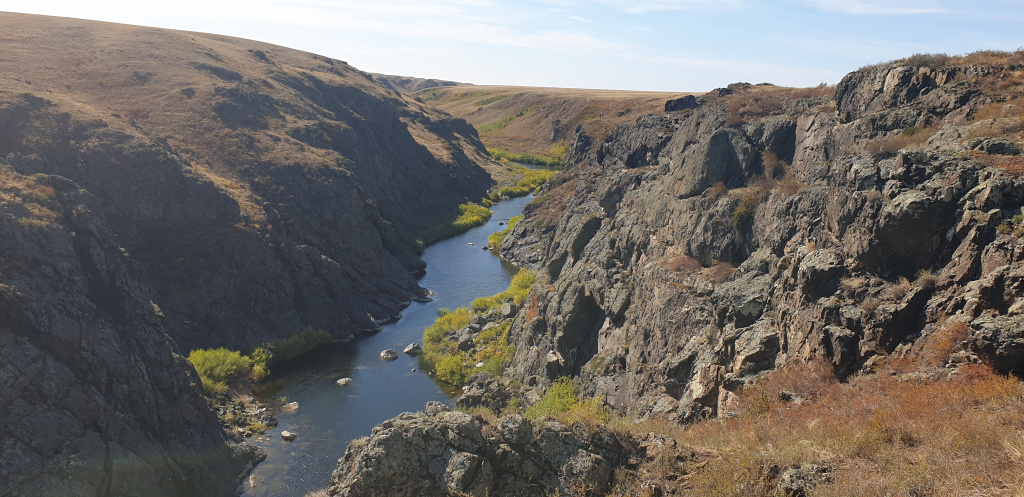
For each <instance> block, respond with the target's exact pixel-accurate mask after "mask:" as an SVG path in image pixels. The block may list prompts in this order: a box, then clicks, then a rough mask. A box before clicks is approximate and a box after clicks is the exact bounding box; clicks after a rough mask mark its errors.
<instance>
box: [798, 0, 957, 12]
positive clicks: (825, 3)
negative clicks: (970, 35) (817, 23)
mask: <svg viewBox="0 0 1024 497" xmlns="http://www.w3.org/2000/svg"><path fill="white" fill-rule="evenodd" d="M805 1H806V2H807V3H810V4H811V5H813V6H815V7H817V8H819V9H821V10H824V11H826V12H841V13H845V14H859V15H920V14H947V13H951V12H953V10H952V9H950V8H947V7H944V6H942V2H935V1H927V2H926V1H918V0H911V1H907V0H903V1H900V0H889V1H886V0H805Z"/></svg>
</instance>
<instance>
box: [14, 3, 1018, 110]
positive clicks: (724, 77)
mask: <svg viewBox="0 0 1024 497" xmlns="http://www.w3.org/2000/svg"><path fill="white" fill-rule="evenodd" d="M0 11H8V12H22V13H31V14H45V15H55V16H64V17H75V18H81V19H94V20H101V21H112V22H120V23H126V24H137V25H143V26H155V27H161V28H172V29H183V30H189V31H201V32H208V33H216V34H222V35H230V36H238V37H242V38H250V39H255V40H260V41H264V42H269V43H274V44H278V45H284V46H286V47H290V48H296V49H300V50H306V51H309V52H314V53H317V54H321V55H326V56H330V57H333V58H336V59H340V60H344V61H346V62H348V63H350V64H352V65H354V66H355V67H357V68H359V69H362V70H364V71H369V72H379V73H385V74H395V75H402V76H415V77H422V78H437V79H446V80H452V81H459V82H466V83H474V84H492V85H494V84H499V85H521V86H555V87H568V88H606V89H622V90H654V91H679V92H683V91H707V90H710V89H713V88H718V87H723V86H726V85H728V84H729V83H734V82H740V81H743V82H748V83H762V82H768V83H774V84H778V85H784V86H799V87H806V86H815V85H818V84H820V83H827V84H835V83H837V82H838V81H839V80H840V79H841V78H842V77H843V75H845V74H846V73H848V72H850V71H853V70H856V69H858V68H859V67H862V66H865V65H868V64H874V63H878V62H884V61H888V60H893V59H898V58H902V57H906V56H909V55H912V54H915V53H947V54H951V55H952V54H964V53H969V52H973V51H977V50H1008V51H1013V50H1017V49H1018V48H1021V47H1024V0H634V1H629V0H520V1H504V0H431V1H423V0H175V1H166V0H164V1H160V2H154V1H150V0H132V1H123V0H87V1H82V0H32V1H26V0H17V1H12V0H0ZM2 35H3V33H2V32H0V40H2ZM0 43H2V42H0ZM0 49H2V45H0Z"/></svg>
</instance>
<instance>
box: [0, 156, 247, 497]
mask: <svg viewBox="0 0 1024 497" xmlns="http://www.w3.org/2000/svg"><path fill="white" fill-rule="evenodd" d="M0 184H2V185H3V186H2V187H0V212H2V214H0V234H2V236H0V351H2V353H0V419H3V420H4V422H3V423H2V424H0V495H19V496H47V495H69V496H100V495H159V496H186V495H234V491H235V488H236V487H237V485H238V483H239V480H238V478H239V475H242V474H244V473H245V472H247V471H248V470H251V469H252V465H253V464H255V463H256V462H258V461H259V460H260V459H261V458H262V457H263V454H262V452H261V451H258V450H256V449H255V448H253V447H252V446H236V445H233V444H230V443H228V440H227V439H226V437H225V434H224V432H223V431H221V428H220V426H219V422H218V421H217V417H216V415H215V414H214V412H213V411H212V410H211V409H210V407H209V405H208V403H207V400H206V399H205V398H203V397H202V394H201V390H200V387H198V386H197V385H198V384H199V378H198V377H197V376H196V374H195V370H193V369H192V367H191V365H190V364H189V363H188V362H187V361H186V360H185V359H183V358H182V357H181V356H180V355H178V354H177V353H176V347H175V345H174V343H173V341H172V340H170V339H169V338H168V337H167V335H166V334H164V333H163V331H162V327H161V325H160V322H161V318H162V314H161V310H160V308H159V306H158V305H157V304H156V303H155V302H154V300H153V295H152V293H151V292H150V291H149V290H148V289H147V287H146V286H145V285H144V284H143V283H142V281H141V279H140V278H139V276H140V272H141V268H140V267H139V264H138V262H137V261H135V260H133V259H132V258H131V257H130V255H129V254H128V253H127V252H126V251H125V250H124V249H123V248H122V247H121V246H120V244H119V243H118V240H117V237H116V235H115V234H114V231H113V229H112V228H111V227H110V224H109V223H108V221H107V219H106V217H105V216H104V214H103V209H102V201H101V200H100V199H99V198H98V197H97V196H95V195H93V194H91V193H88V192H86V191H85V190H84V189H82V188H81V187H80V186H79V185H77V184H75V183H74V182H72V181H70V180H68V179H66V178H63V177H59V176H52V175H42V174H39V175H35V176H32V177H26V176H21V175H17V174H15V173H12V172H11V171H10V170H9V169H7V168H6V166H0Z"/></svg>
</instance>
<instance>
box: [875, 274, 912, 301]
mask: <svg viewBox="0 0 1024 497" xmlns="http://www.w3.org/2000/svg"><path fill="white" fill-rule="evenodd" d="M911 288H912V286H911V285H910V280H908V279H906V278H900V279H899V280H898V281H897V282H896V283H892V284H890V285H889V286H887V287H886V288H885V291H884V292H883V294H882V295H883V297H885V299H886V300H903V297H906V296H907V294H908V293H910V289H911Z"/></svg>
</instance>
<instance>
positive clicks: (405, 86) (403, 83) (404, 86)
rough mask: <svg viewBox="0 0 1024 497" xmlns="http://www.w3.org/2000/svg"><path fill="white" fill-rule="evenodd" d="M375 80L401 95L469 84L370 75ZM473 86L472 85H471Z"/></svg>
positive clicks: (387, 75) (378, 74)
mask: <svg viewBox="0 0 1024 497" xmlns="http://www.w3.org/2000/svg"><path fill="white" fill-rule="evenodd" d="M370 74H371V75H372V76H373V77H374V79H376V80H377V81H380V82H381V83H383V84H384V86H387V87H388V88H391V89H392V90H395V91H398V92H400V93H416V92H418V91H420V90H425V89H427V88H437V87H441V86H456V85H467V83H457V82H455V81H444V80H441V79H424V78H412V77H409V76H392V75H389V74H380V73H375V72H374V73H370ZM470 86H472V85H470Z"/></svg>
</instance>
